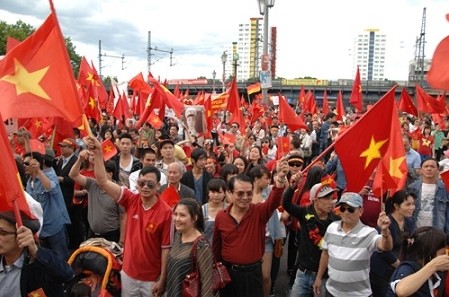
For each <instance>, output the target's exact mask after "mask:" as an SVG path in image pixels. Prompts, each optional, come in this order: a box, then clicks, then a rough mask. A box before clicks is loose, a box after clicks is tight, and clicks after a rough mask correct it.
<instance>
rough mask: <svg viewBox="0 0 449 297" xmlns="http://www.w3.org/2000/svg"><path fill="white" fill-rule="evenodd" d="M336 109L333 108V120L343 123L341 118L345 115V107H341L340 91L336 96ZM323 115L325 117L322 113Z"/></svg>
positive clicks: (341, 94) (341, 97)
mask: <svg viewBox="0 0 449 297" xmlns="http://www.w3.org/2000/svg"><path fill="white" fill-rule="evenodd" d="M336 105H337V106H336V108H335V118H336V119H337V121H343V116H344V114H345V106H344V105H343V93H342V92H341V90H340V91H338V95H337V103H336ZM323 114H324V115H326V114H325V113H323Z"/></svg>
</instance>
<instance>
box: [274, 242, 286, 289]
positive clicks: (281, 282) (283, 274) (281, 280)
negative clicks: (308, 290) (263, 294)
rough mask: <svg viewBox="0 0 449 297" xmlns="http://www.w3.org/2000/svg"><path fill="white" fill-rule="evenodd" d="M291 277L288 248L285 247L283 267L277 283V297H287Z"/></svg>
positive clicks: (282, 260) (282, 259)
mask: <svg viewBox="0 0 449 297" xmlns="http://www.w3.org/2000/svg"><path fill="white" fill-rule="evenodd" d="M289 280H290V277H289V275H288V273H287V247H286V246H284V254H283V255H282V257H281V266H280V268H279V273H278V276H277V279H276V283H275V295H274V296H276V297H287V296H288V295H287V290H288V282H289Z"/></svg>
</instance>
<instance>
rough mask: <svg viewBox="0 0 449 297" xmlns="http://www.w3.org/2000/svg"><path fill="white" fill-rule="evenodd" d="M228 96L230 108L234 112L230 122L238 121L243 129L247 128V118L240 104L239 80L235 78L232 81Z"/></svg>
mask: <svg viewBox="0 0 449 297" xmlns="http://www.w3.org/2000/svg"><path fill="white" fill-rule="evenodd" d="M227 92H228V94H229V96H228V110H229V112H230V113H231V114H232V115H231V118H230V119H229V122H230V123H238V124H239V128H240V130H241V131H244V130H245V120H244V118H243V113H242V110H241V106H240V98H239V90H238V88H237V82H236V79H235V77H234V79H233V80H232V82H231V87H230V88H229V90H228V91H227Z"/></svg>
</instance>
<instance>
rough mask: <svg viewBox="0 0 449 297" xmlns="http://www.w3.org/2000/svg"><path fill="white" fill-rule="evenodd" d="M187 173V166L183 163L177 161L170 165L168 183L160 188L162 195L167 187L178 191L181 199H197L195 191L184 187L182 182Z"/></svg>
mask: <svg viewBox="0 0 449 297" xmlns="http://www.w3.org/2000/svg"><path fill="white" fill-rule="evenodd" d="M185 172H186V166H185V165H184V163H182V162H181V161H175V162H173V163H171V164H170V165H168V168H167V183H166V184H165V185H162V186H161V187H160V189H159V193H160V194H162V193H163V192H164V191H165V190H166V189H167V187H173V188H175V189H176V192H178V195H179V198H181V199H183V198H195V192H194V191H193V189H191V188H189V187H187V186H186V185H183V184H182V183H181V182H180V181H181V178H182V176H183V175H184V173H185Z"/></svg>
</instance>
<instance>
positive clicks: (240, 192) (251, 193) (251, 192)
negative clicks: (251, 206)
mask: <svg viewBox="0 0 449 297" xmlns="http://www.w3.org/2000/svg"><path fill="white" fill-rule="evenodd" d="M234 193H235V194H236V195H237V197H239V198H243V196H245V195H246V197H249V198H251V197H253V191H248V192H245V191H237V192H234Z"/></svg>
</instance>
